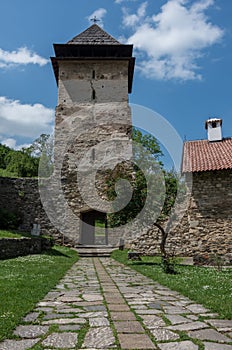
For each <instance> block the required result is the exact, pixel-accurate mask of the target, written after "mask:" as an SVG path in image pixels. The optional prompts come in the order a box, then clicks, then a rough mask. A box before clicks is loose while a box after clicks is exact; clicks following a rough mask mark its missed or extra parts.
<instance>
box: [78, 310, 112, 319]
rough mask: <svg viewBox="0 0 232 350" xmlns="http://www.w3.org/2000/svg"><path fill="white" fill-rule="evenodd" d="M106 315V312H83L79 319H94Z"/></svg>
mask: <svg viewBox="0 0 232 350" xmlns="http://www.w3.org/2000/svg"><path fill="white" fill-rule="evenodd" d="M107 316H108V314H107V312H106V311H96V312H85V313H84V314H81V317H84V318H96V317H107Z"/></svg>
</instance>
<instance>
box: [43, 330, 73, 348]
mask: <svg viewBox="0 0 232 350" xmlns="http://www.w3.org/2000/svg"><path fill="white" fill-rule="evenodd" d="M76 344H77V333H70V332H69V333H52V334H51V335H49V336H48V337H47V338H46V339H45V340H44V341H43V342H42V345H43V346H51V347H55V348H56V349H62V348H66V349H70V348H74V347H75V346H76Z"/></svg>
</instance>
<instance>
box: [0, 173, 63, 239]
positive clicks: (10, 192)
mask: <svg viewBox="0 0 232 350" xmlns="http://www.w3.org/2000/svg"><path fill="white" fill-rule="evenodd" d="M0 208H4V209H6V210H8V211H9V212H14V213H17V215H19V217H20V218H21V224H20V226H19V227H18V230H19V231H21V232H26V233H31V229H32V227H33V224H35V223H37V224H40V227H41V232H40V235H46V236H52V237H53V238H54V239H55V241H56V242H57V243H59V244H63V243H65V244H68V243H69V241H68V240H65V237H63V235H62V234H61V233H60V232H59V231H58V230H57V229H55V228H54V226H53V225H52V224H51V223H50V220H49V218H48V216H47V214H46V212H45V210H44V209H43V206H42V203H41V199H40V193H39V188H38V179H36V178H7V177H0Z"/></svg>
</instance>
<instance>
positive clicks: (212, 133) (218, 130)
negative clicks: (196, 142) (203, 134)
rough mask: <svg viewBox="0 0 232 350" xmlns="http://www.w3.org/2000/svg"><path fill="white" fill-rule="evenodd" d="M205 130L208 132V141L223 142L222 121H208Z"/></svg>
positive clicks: (215, 119)
mask: <svg viewBox="0 0 232 350" xmlns="http://www.w3.org/2000/svg"><path fill="white" fill-rule="evenodd" d="M205 128H206V130H207V132H208V141H210V142H211V141H221V140H222V119H218V118H212V119H208V120H206V122H205Z"/></svg>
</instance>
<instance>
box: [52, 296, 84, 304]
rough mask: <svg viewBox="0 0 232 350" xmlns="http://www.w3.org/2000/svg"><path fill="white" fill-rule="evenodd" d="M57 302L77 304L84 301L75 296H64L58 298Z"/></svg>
mask: <svg viewBox="0 0 232 350" xmlns="http://www.w3.org/2000/svg"><path fill="white" fill-rule="evenodd" d="M57 300H58V301H60V302H62V303H76V302H78V301H82V299H81V298H79V297H75V296H73V297H69V296H67V297H66V296H63V297H60V298H58V299H57Z"/></svg>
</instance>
